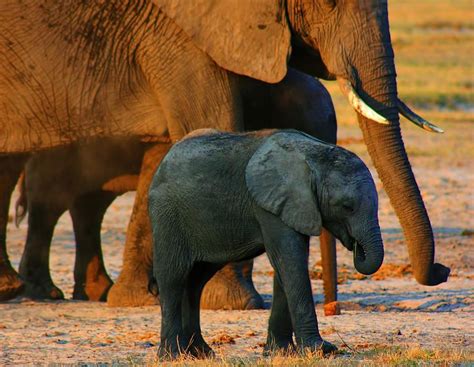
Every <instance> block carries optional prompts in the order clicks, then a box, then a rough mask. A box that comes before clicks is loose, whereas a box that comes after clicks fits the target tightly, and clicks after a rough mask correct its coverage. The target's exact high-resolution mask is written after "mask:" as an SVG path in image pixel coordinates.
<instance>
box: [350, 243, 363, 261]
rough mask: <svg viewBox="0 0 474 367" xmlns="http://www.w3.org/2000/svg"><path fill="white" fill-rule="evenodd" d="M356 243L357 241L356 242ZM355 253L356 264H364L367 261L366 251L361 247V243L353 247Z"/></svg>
mask: <svg viewBox="0 0 474 367" xmlns="http://www.w3.org/2000/svg"><path fill="white" fill-rule="evenodd" d="M354 242H355V241H354ZM353 253H354V262H355V261H358V262H364V261H365V258H366V256H365V250H364V248H363V247H362V246H361V245H360V243H358V242H355V245H353Z"/></svg>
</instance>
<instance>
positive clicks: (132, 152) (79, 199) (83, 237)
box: [17, 69, 337, 309]
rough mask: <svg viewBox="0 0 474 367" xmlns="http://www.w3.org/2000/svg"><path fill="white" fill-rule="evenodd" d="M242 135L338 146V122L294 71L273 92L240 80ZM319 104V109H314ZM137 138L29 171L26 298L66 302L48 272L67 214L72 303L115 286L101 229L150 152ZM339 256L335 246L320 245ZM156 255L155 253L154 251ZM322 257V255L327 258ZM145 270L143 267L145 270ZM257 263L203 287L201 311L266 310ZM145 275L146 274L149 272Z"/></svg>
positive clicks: (331, 277) (40, 161) (330, 276)
mask: <svg viewBox="0 0 474 367" xmlns="http://www.w3.org/2000/svg"><path fill="white" fill-rule="evenodd" d="M239 85H240V88H241V91H242V99H243V106H244V108H243V111H244V121H245V128H246V129H247V130H256V129H263V128H271V127H273V128H285V127H297V128H298V129H300V130H301V131H304V132H306V133H308V134H310V135H312V136H315V137H317V138H319V139H322V140H324V141H327V142H330V143H335V142H336V128H337V126H336V119H335V112H334V108H333V105H332V101H331V98H330V96H329V94H328V92H327V91H326V89H325V88H324V86H323V85H322V84H321V83H320V82H319V81H317V80H315V79H314V78H311V77H309V76H307V75H305V74H303V73H300V72H298V71H296V70H294V69H290V70H289V73H288V75H287V76H286V77H285V79H284V80H283V81H282V82H280V83H277V84H275V85H269V84H266V83H262V82H259V81H256V80H254V79H250V78H245V77H241V78H240V81H239ZM315 101H317V103H315ZM149 145H150V144H145V143H141V142H140V141H139V139H137V138H109V139H98V140H97V141H95V142H89V143H84V144H75V145H71V146H68V147H61V148H57V149H53V150H50V151H47V152H43V153H37V154H35V155H33V157H32V158H31V159H30V160H29V161H28V163H27V165H26V167H25V179H24V181H23V184H24V185H22V186H23V190H22V195H21V196H20V199H19V201H18V203H17V210H18V211H19V212H20V213H21V214H22V215H24V214H25V213H24V212H23V211H24V210H25V209H27V210H28V212H29V216H28V235H27V240H26V245H25V250H24V253H23V256H22V260H21V263H20V275H21V276H22V279H23V280H24V281H25V282H26V290H25V293H24V294H26V295H27V296H29V297H32V298H36V299H62V298H64V296H63V293H62V291H61V290H60V289H59V288H58V287H56V286H55V285H54V283H53V281H52V279H51V275H50V272H49V249H50V244H51V239H52V234H53V230H54V227H55V225H56V223H57V220H58V219H59V217H60V216H61V215H62V214H63V213H64V212H65V211H66V210H69V212H70V214H71V217H72V223H73V226H74V233H75V238H76V259H75V265H74V280H75V285H74V292H73V298H74V299H82V300H93V301H105V299H106V295H107V292H108V290H109V288H110V286H111V285H112V281H111V279H110V277H109V276H108V274H107V272H106V270H105V265H104V262H103V258H102V250H101V244H100V227H101V222H102V219H103V216H104V213H105V211H106V209H107V208H108V206H109V205H110V203H111V202H112V201H113V200H114V199H115V198H116V197H117V196H118V195H120V194H122V193H124V192H127V191H130V190H135V189H136V183H137V180H138V174H139V171H140V165H141V161H142V158H143V154H144V152H145V150H146V147H147V146H149ZM321 246H322V247H326V248H329V249H328V250H327V251H326V253H334V254H335V252H334V249H333V248H332V247H333V246H334V241H332V240H331V239H330V238H327V239H326V241H323V242H322V244H321ZM150 248H151V246H150ZM323 253H325V252H324V251H323ZM323 263H324V265H325V266H324V273H325V277H324V280H325V290H326V293H325V300H326V302H332V301H334V300H335V299H336V297H337V292H336V290H337V273H336V258H335V256H331V257H330V258H323ZM144 266H146V265H144ZM251 270H252V261H248V262H244V263H243V264H229V265H228V266H226V268H225V269H223V270H221V271H220V272H219V273H218V274H216V276H215V277H214V279H213V281H211V282H210V283H209V284H208V286H207V287H206V289H205V291H204V294H203V299H202V300H201V306H202V307H203V308H231V309H241V308H246V309H249V308H261V307H262V306H263V301H262V299H261V297H260V296H259V295H258V293H257V292H256V291H255V288H254V286H253V283H252V279H251ZM147 271H148V269H147Z"/></svg>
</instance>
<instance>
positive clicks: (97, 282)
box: [72, 274, 114, 302]
mask: <svg viewBox="0 0 474 367" xmlns="http://www.w3.org/2000/svg"><path fill="white" fill-rule="evenodd" d="M112 284H114V283H113V282H112V280H111V279H110V278H109V276H108V275H107V274H101V275H99V276H98V277H97V279H94V281H90V282H86V283H85V284H84V283H76V284H75V285H74V292H73V294H72V298H73V299H77V300H83V301H96V302H97V301H98V302H105V301H106V300H107V294H108V292H109V289H110V287H111V286H112Z"/></svg>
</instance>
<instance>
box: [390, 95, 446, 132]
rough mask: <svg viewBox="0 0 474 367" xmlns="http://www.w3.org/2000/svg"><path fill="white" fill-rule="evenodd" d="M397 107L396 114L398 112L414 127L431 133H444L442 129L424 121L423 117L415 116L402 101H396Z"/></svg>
mask: <svg viewBox="0 0 474 367" xmlns="http://www.w3.org/2000/svg"><path fill="white" fill-rule="evenodd" d="M397 107H398V112H400V114H401V115H402V116H404V117H405V118H406V119H407V120H408V121H410V122H412V123H414V124H415V125H416V126H418V127H421V128H422V129H424V130H426V131H430V132H432V133H444V130H443V129H441V128H439V127H438V126H436V125H433V124H432V123H430V122H428V121H426V120H425V119H424V118H423V117H421V116H419V115H417V114H416V113H415V112H413V111H412V110H411V109H410V107H408V106H407V105H406V104H405V103H403V102H402V101H400V100H398V104H397Z"/></svg>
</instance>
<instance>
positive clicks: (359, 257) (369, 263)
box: [353, 243, 384, 275]
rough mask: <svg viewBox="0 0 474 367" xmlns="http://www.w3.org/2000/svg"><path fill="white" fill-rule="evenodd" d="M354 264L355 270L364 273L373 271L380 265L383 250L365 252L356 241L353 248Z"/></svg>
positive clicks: (368, 273)
mask: <svg viewBox="0 0 474 367" xmlns="http://www.w3.org/2000/svg"><path fill="white" fill-rule="evenodd" d="M353 257H354V266H355V268H356V269H357V271H358V272H359V273H361V274H364V275H371V274H373V273H375V272H376V271H377V270H379V268H380V267H381V266H382V263H383V258H384V251H383V250H382V251H378V252H373V251H369V252H366V251H365V250H364V248H363V246H362V245H360V244H359V243H356V244H355V245H354V250H353Z"/></svg>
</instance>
